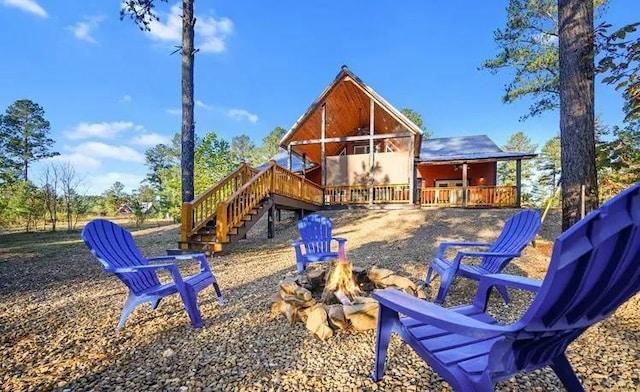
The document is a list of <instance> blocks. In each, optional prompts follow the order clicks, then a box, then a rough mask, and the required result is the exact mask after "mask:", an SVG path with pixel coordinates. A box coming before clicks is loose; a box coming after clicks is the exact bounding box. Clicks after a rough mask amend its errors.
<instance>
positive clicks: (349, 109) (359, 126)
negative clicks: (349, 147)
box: [281, 68, 422, 164]
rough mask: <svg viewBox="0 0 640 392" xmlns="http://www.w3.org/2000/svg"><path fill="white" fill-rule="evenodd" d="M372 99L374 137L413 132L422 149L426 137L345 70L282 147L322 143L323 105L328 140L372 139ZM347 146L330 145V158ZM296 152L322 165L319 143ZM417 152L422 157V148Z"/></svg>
mask: <svg viewBox="0 0 640 392" xmlns="http://www.w3.org/2000/svg"><path fill="white" fill-rule="evenodd" d="M371 99H373V100H374V102H375V105H374V117H375V118H374V133H375V134H376V135H379V134H393V133H400V132H411V134H413V135H414V137H415V138H416V141H415V145H416V146H419V145H420V140H421V139H420V138H421V135H422V132H421V131H420V129H419V128H418V127H417V126H415V124H413V123H412V122H411V121H409V120H408V119H407V118H406V117H405V116H404V115H402V114H401V113H400V112H398V111H397V110H396V109H395V108H393V107H391V105H389V104H388V103H387V102H386V101H384V99H382V98H381V97H379V96H378V95H377V94H375V92H373V90H371V89H370V88H369V87H367V86H366V85H364V83H362V81H361V80H359V79H357V77H355V76H354V75H353V74H352V73H351V72H350V71H348V70H347V69H345V68H343V70H342V71H341V72H340V73H339V74H338V77H337V78H336V80H335V81H334V82H333V83H332V84H331V85H330V86H329V87H328V88H327V89H326V90H325V91H324V92H323V94H321V96H320V97H319V98H318V99H317V100H316V101H315V102H314V103H313V104H312V105H311V107H310V108H309V110H308V111H307V112H306V113H305V114H304V115H303V116H302V117H301V118H300V119H299V120H298V122H296V124H295V125H294V126H293V127H292V128H291V130H290V131H289V132H288V133H287V134H286V135H285V136H284V138H283V139H282V141H281V146H282V147H283V148H287V146H288V145H289V143H291V142H295V141H303V140H313V139H320V137H321V127H322V104H325V105H326V131H325V138H336V137H345V136H359V135H368V134H369V120H370V107H371V101H370V100H371ZM363 143H367V142H363ZM344 146H345V143H344V142H332V143H326V144H325V148H326V154H327V156H331V155H337V154H338V153H340V151H341V150H342V148H344ZM292 150H293V152H294V153H295V154H297V155H299V156H302V154H306V157H307V160H308V161H310V162H315V163H318V164H319V163H320V162H321V145H320V144H319V143H317V144H305V145H295V146H292ZM416 150H417V151H416V152H417V153H419V147H418V148H416Z"/></svg>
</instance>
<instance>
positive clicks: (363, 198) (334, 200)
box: [324, 184, 409, 205]
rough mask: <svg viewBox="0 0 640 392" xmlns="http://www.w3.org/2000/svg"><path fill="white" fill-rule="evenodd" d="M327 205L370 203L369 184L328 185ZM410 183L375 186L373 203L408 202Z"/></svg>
mask: <svg viewBox="0 0 640 392" xmlns="http://www.w3.org/2000/svg"><path fill="white" fill-rule="evenodd" d="M324 202H325V204H326V205H341V204H369V186H368V185H344V186H326V187H325V196H324ZM408 202H409V184H385V185H374V186H373V203H408Z"/></svg>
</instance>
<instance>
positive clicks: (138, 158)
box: [70, 142, 144, 162]
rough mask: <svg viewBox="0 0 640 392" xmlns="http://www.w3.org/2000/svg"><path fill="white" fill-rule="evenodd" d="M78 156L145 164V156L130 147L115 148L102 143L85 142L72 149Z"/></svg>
mask: <svg viewBox="0 0 640 392" xmlns="http://www.w3.org/2000/svg"><path fill="white" fill-rule="evenodd" d="M70 150H71V151H73V152H74V153H77V154H82V155H86V156H89V157H93V158H111V159H116V160H119V161H123V162H144V155H142V154H141V153H139V152H138V151H136V150H134V149H133V148H131V147H129V146H122V145H120V146H114V145H110V144H106V143H101V142H85V143H81V144H78V145H77V146H75V147H71V148H70Z"/></svg>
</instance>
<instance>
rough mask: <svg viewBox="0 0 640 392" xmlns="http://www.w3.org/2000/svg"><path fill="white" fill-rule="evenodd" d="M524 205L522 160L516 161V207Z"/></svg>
mask: <svg viewBox="0 0 640 392" xmlns="http://www.w3.org/2000/svg"><path fill="white" fill-rule="evenodd" d="M521 204H522V159H516V207H518V208H520V206H521Z"/></svg>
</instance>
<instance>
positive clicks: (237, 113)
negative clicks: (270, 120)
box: [227, 109, 258, 124]
mask: <svg viewBox="0 0 640 392" xmlns="http://www.w3.org/2000/svg"><path fill="white" fill-rule="evenodd" d="M227 115H228V116H229V117H231V118H232V119H234V120H238V121H243V120H246V121H249V122H250V123H252V124H255V123H257V122H258V115H257V114H253V113H250V112H248V111H246V110H244V109H229V111H228V112H227Z"/></svg>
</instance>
